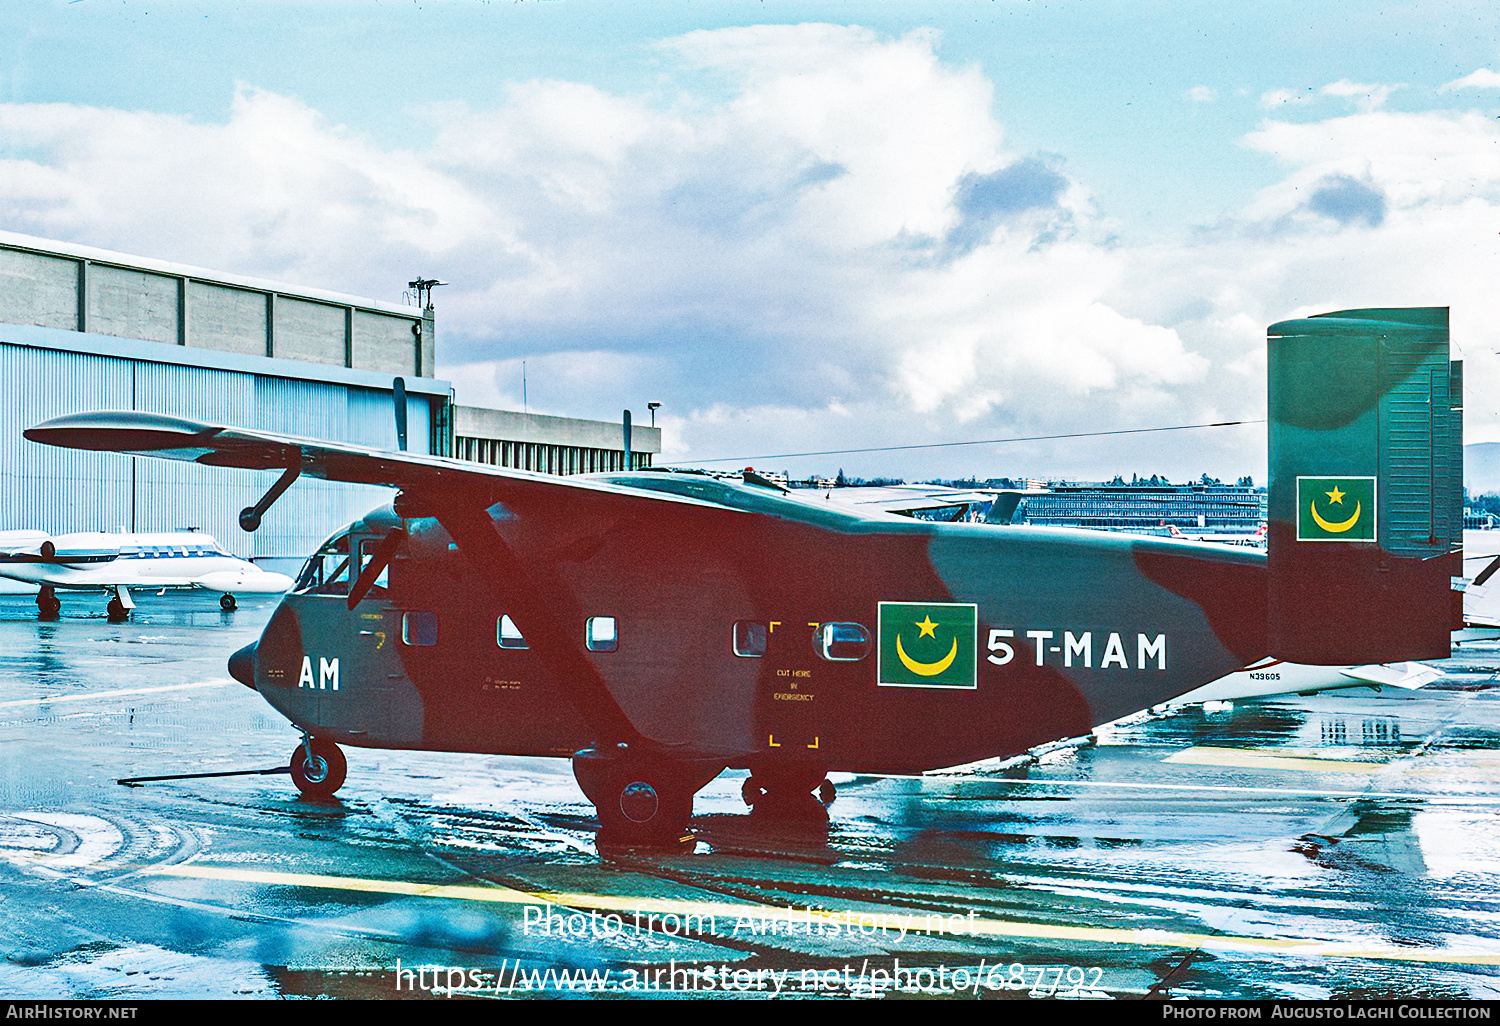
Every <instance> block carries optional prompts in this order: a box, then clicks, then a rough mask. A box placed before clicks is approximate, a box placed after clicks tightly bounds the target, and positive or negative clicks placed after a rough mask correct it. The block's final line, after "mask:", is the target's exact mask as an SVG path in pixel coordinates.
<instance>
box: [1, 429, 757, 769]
mask: <svg viewBox="0 0 1500 1026" xmlns="http://www.w3.org/2000/svg"><path fill="white" fill-rule="evenodd" d="M25 436H26V437H27V438H28V439H30V440H31V441H33V442H40V443H43V444H46V445H56V446H61V447H64V448H71V449H86V450H94V451H102V452H119V453H125V454H128V455H133V456H152V457H157V458H162V459H173V460H182V461H186V462H190V463H201V464H205V465H207V466H215V467H238V468H242V469H250V470H281V471H282V472H283V473H282V477H281V478H280V480H278V481H277V482H276V484H275V485H274V486H272V488H271V489H270V491H269V492H267V493H266V496H265V497H264V498H262V499H261V501H260V503H258V504H257V505H256V506H255V507H252V508H251V509H247V510H245V511H244V512H243V513H241V515H240V523H241V525H242V526H244V527H245V528H246V529H247V530H254V529H255V527H256V526H258V525H259V522H260V514H262V513H264V512H265V510H266V509H267V508H268V507H269V506H270V505H271V503H272V502H274V501H275V499H276V498H277V497H279V496H280V495H281V493H282V492H284V491H285V490H286V489H287V488H288V487H290V485H291V484H292V482H293V481H294V480H295V479H296V478H297V477H298V476H299V475H301V474H306V475H307V476H309V477H315V478H320V479H322V480H326V481H346V482H350V483H353V484H367V485H383V486H387V487H393V488H399V489H401V494H400V495H399V496H398V497H397V499H396V502H395V507H396V512H397V514H398V515H399V516H401V517H402V518H413V517H417V518H434V519H436V520H437V521H438V522H439V523H440V524H441V525H442V527H443V529H444V530H445V531H446V532H447V534H448V536H449V537H450V538H451V539H452V540H453V541H454V542H455V543H457V545H458V547H459V549H460V550H461V551H462V552H463V553H464V556H465V558H467V559H469V560H471V561H472V562H473V563H474V565H475V566H476V567H477V568H479V569H480V570H481V572H482V574H481V576H482V578H483V579H484V581H485V582H486V586H487V587H488V589H489V590H490V592H491V593H492V597H493V598H494V599H495V600H496V601H497V602H499V603H501V604H503V605H504V606H505V607H506V608H508V609H510V610H512V611H513V619H514V621H515V622H516V624H517V625H518V626H519V627H520V630H521V631H522V632H523V633H524V635H525V637H526V639H527V641H528V642H529V644H530V645H531V648H532V649H533V650H534V651H535V652H536V653H537V655H538V656H540V657H541V659H542V661H543V662H544V663H545V664H546V665H547V667H548V669H549V670H550V671H551V672H552V674H553V675H554V676H555V677H556V679H557V680H559V681H562V682H564V687H565V689H566V691H567V693H568V695H569V697H570V699H571V700H572V702H573V704H574V706H575V708H577V709H578V711H579V712H580V713H581V714H582V715H583V717H584V718H585V720H586V721H587V722H588V724H589V726H590V727H591V728H592V729H593V731H594V733H595V736H596V737H597V738H598V740H599V742H601V743H603V744H606V745H612V744H630V745H642V744H644V745H645V746H647V747H649V746H650V745H651V742H650V741H648V740H647V739H646V738H645V737H644V735H643V734H642V733H641V731H640V730H639V729H638V728H637V726H636V725H635V724H634V723H632V722H631V719H630V717H629V716H627V715H626V713H625V711H624V710H623V709H622V708H621V706H620V704H619V702H618V701H617V700H616V698H615V697H614V695H612V694H611V692H610V689H609V687H608V685H607V684H606V683H605V681H604V679H603V677H602V676H601V675H600V673H599V670H598V668H597V667H596V666H595V665H594V664H593V663H591V662H590V661H589V659H588V658H587V657H586V656H585V654H584V652H583V651H582V649H581V647H580V645H579V641H578V639H577V638H576V637H574V631H573V629H572V626H571V625H572V624H575V623H581V622H582V620H583V613H582V612H581V610H579V609H578V608H577V602H576V599H575V598H574V596H573V594H572V593H571V591H570V590H569V589H568V588H567V587H566V586H565V584H564V582H563V580H562V578H561V576H560V575H559V572H558V566H559V563H560V561H565V560H568V559H571V558H578V556H580V555H581V556H583V557H584V558H586V556H587V554H588V553H589V552H590V551H591V549H593V548H596V547H597V546H599V545H601V544H602V538H603V537H604V536H605V534H606V532H607V531H608V530H609V529H610V528H611V527H612V526H613V525H616V524H618V523H620V522H621V521H623V520H636V521H644V522H646V523H649V524H650V525H651V526H652V527H653V528H658V529H659V530H660V532H661V533H663V534H668V533H670V532H672V531H677V530H685V531H688V532H691V531H692V529H693V520H694V519H695V518H701V517H710V518H716V519H718V518H723V517H744V516H754V515H755V514H747V513H746V512H744V511H742V510H738V509H733V508H731V507H728V506H723V505H720V504H718V503H714V502H708V501H704V500H701V499H696V498H693V497H691V496H683V495H676V494H667V493H661V492H655V491H647V490H644V489H637V488H629V487H623V486H620V485H616V484H612V483H609V482H607V481H599V480H589V479H585V478H579V477H569V478H560V477H553V476H548V475H543V474H534V473H530V472H527V471H522V470H512V469H509V468H506V467H496V466H489V465H486V464H479V463H470V462H467V461H460V460H454V459H448V458H446V457H441V456H426V455H418V454H415V453H397V452H388V451H384V450H379V449H371V448H366V447H364V446H358V445H348V444H344V443H339V442H325V441H317V440H313V439H306V438H295V437H291V436H287V435H278V434H273V433H270V432H264V431H254V430H247V429H244V428H234V427H225V426H221V425H212V424H203V423H199V422H197V421H193V420H187V419H184V418H181V417H171V416H166V415H163V414H157V413H140V412H133V411H104V412H98V413H79V414H69V415H66V416H62V417H56V418H54V419H52V420H49V421H46V422H45V423H42V424H39V425H37V426H36V427H34V428H31V429H30V430H28V431H26V432H25ZM497 504H501V505H503V506H504V510H505V511H508V512H509V513H511V514H514V515H515V516H514V518H513V519H514V520H516V521H520V522H521V523H520V524H518V525H517V526H518V527H519V528H520V529H521V530H522V531H523V533H524V535H529V536H532V537H533V538H534V537H535V536H536V535H537V534H538V533H540V534H541V535H542V537H543V539H544V544H541V545H534V544H533V545H525V546H517V545H515V544H513V541H512V540H508V539H507V537H505V536H504V535H502V533H501V532H500V531H499V530H497V528H496V523H495V519H494V516H493V515H492V514H493V512H494V510H493V507H495V506H496V505H497ZM395 534H396V532H392V535H393V538H392V541H393V542H396V541H397V539H396V538H395V537H394V536H395ZM400 540H402V541H404V535H402V537H401V539H400ZM396 547H397V545H396V544H392V545H391V546H390V548H389V549H388V550H387V551H386V554H385V558H386V559H389V558H390V556H391V555H392V554H393V552H394V550H395V548H396ZM369 576H370V579H371V580H373V573H372V574H370V575H369ZM369 583H370V581H369V580H362V581H361V584H362V585H363V586H364V587H366V588H367V587H368V585H369ZM360 595H361V593H360V592H359V590H358V586H356V590H355V591H354V592H353V593H351V595H350V601H351V605H352V604H353V603H354V602H357V601H358V599H359V597H360ZM682 754H683V755H685V756H686V757H692V756H693V755H694V754H695V753H692V752H686V753H682Z"/></svg>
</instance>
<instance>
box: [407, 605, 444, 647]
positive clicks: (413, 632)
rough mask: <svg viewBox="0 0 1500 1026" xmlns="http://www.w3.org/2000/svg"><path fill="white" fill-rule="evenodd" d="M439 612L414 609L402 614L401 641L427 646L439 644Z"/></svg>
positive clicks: (415, 645)
mask: <svg viewBox="0 0 1500 1026" xmlns="http://www.w3.org/2000/svg"><path fill="white" fill-rule="evenodd" d="M437 627H438V621H437V614H436V613H429V612H426V611H425V610H421V609H413V610H410V611H409V612H406V613H403V614H401V642H402V644H405V645H411V646H413V647H418V648H425V647H427V646H429V645H436V644H437Z"/></svg>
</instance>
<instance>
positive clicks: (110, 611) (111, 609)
mask: <svg viewBox="0 0 1500 1026" xmlns="http://www.w3.org/2000/svg"><path fill="white" fill-rule="evenodd" d="M104 612H105V616H106V617H107V619H108V620H109V622H110V623H124V622H125V621H126V620H128V619H130V610H128V609H126V608H125V603H123V602H121V601H120V600H119V599H117V598H112V599H110V600H109V604H108V605H106V606H105V607H104Z"/></svg>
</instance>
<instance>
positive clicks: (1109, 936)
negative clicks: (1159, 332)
mask: <svg viewBox="0 0 1500 1026" xmlns="http://www.w3.org/2000/svg"><path fill="white" fill-rule="evenodd" d="M139 601H140V608H139V609H138V611H137V613H136V615H135V618H134V620H133V621H132V622H130V623H127V624H120V625H115V624H109V623H107V622H106V621H105V619H104V616H103V600H102V598H97V600H96V597H94V596H77V597H74V596H66V597H65V608H64V616H63V618H62V620H60V621H59V622H56V623H50V624H43V623H38V622H37V621H36V619H35V615H34V614H35V609H34V606H32V604H31V602H30V600H29V599H27V598H25V597H20V596H4V597H0V916H3V921H4V923H5V928H4V929H3V931H0V956H3V958H0V996H6V997H25V998H152V997H193V998H203V997H206V998H230V997H247V998H270V997H320V996H325V995H326V996H332V997H367V998H406V997H411V998H433V997H438V998H444V997H446V996H447V995H448V994H449V992H450V991H451V992H452V993H453V994H455V995H458V994H463V995H472V996H484V997H492V996H497V995H498V996H541V995H546V996H557V995H559V994H570V993H573V994H579V995H581V994H583V993H585V992H591V993H602V994H607V995H609V996H629V995H645V996H653V997H656V996H673V995H681V996H689V995H693V994H698V995H702V994H704V993H714V994H722V993H724V992H726V991H727V992H728V993H731V994H743V995H745V996H747V997H770V996H775V995H778V994H780V995H782V996H788V995H790V996H798V997H803V996H837V997H848V996H851V995H853V996H881V995H890V994H892V993H903V994H933V995H937V994H944V995H949V996H953V997H960V998H967V999H970V1000H972V999H975V998H982V999H1018V1000H1031V999H1035V998H1039V997H1108V998H1115V999H1132V998H1142V997H1148V996H1151V997H1155V996H1171V997H1181V996H1191V997H1224V998H1329V997H1332V998H1343V997H1354V998H1360V997H1363V998H1369V997H1397V996H1403V997H1426V998H1490V999H1494V998H1500V787H1497V784H1500V687H1497V686H1496V685H1497V670H1500V647H1497V646H1496V645H1494V644H1489V645H1481V646H1478V647H1474V648H1466V649H1465V650H1463V651H1462V652H1461V653H1460V655H1459V657H1458V658H1455V659H1453V660H1450V661H1448V662H1447V663H1445V664H1441V665H1443V666H1444V667H1445V668H1446V669H1447V670H1448V671H1449V674H1450V675H1449V677H1448V678H1447V679H1445V680H1444V681H1441V682H1439V683H1438V684H1437V685H1434V686H1429V687H1428V688H1427V689H1424V690H1423V691H1419V692H1414V693H1407V692H1391V691H1380V692H1376V691H1371V690H1367V689H1363V690H1356V691H1347V692H1341V693H1334V694H1323V695H1318V696H1312V697H1295V696H1293V697H1290V698H1283V699H1276V700H1263V701H1259V702H1244V703H1239V704H1236V705H1235V706H1233V707H1231V708H1220V709H1216V710H1212V711H1205V710H1204V709H1202V708H1190V709H1188V710H1185V711H1181V712H1178V713H1175V714H1172V715H1169V716H1161V717H1156V718H1142V719H1140V720H1138V721H1136V722H1131V723H1126V724H1123V725H1118V726H1115V727H1113V728H1109V729H1106V730H1104V731H1102V732H1101V733H1100V735H1099V738H1098V742H1097V743H1096V744H1091V745H1087V746H1083V747H1065V748H1061V749H1058V750H1056V751H1053V752H1051V753H1050V754H1046V755H1044V756H1042V757H1041V758H1040V759H1039V760H1038V761H1036V762H1035V763H1033V764H1031V765H1029V766H1024V767H1011V768H1009V769H1001V768H997V767H988V768H984V769H981V770H979V771H970V772H966V773H961V774H952V775H934V776H928V777H925V778H921V779H892V778H874V777H869V778H866V777H851V776H841V777H835V781H836V783H837V784H838V789H839V794H838V799H837V801H836V802H835V803H834V804H833V805H832V807H831V809H830V822H829V824H828V827H827V830H826V834H825V833H824V832H822V831H820V830H818V829H816V827H811V828H809V827H793V826H786V825H777V824H772V823H762V822H759V821H757V820H756V819H754V818H752V817H751V816H749V815H748V814H747V813H746V811H745V806H744V804H743V802H742V801H741V800H740V797H739V792H740V785H741V782H742V777H743V775H742V774H739V775H737V774H730V773H726V774H724V775H723V776H721V777H720V778H719V779H718V780H716V781H715V782H714V783H712V784H711V785H709V787H708V788H707V789H705V790H704V791H703V792H702V793H700V795H699V798H698V801H697V804H696V812H697V815H696V817H695V819H694V822H693V826H694V829H695V830H696V832H697V836H698V843H697V845H696V847H695V848H694V849H693V850H691V851H685V852H680V853H674V854H657V855H643V854H634V855H629V856H626V857H621V858H612V859H601V857H600V856H599V854H598V853H597V852H596V850H595V844H594V834H593V831H594V821H593V818H592V809H591V807H590V806H589V805H588V803H587V802H586V801H585V800H584V799H583V797H582V795H581V794H580V793H579V792H578V790H577V787H576V785H575V784H574V782H573V778H572V774H571V771H570V769H569V767H568V765H567V763H565V762H561V761H548V760H525V759H514V758H503V757H488V756H468V755H442V754H437V755H434V754H424V753H411V752H385V751H365V750H358V749H350V750H348V751H347V754H348V756H349V779H348V782H347V783H346V784H345V786H344V788H343V790H342V791H340V793H339V799H340V800H339V801H337V802H334V803H329V804H317V803H312V802H308V801H304V800H301V799H299V798H298V797H297V795H296V791H295V789H294V788H293V786H292V784H291V782H290V780H289V779H288V778H287V777H285V776H281V775H273V776H239V777H225V778H217V779H197V780H182V781H170V782H160V783H152V784H146V785H143V786H139V787H123V786H121V785H119V784H117V783H116V782H115V781H116V780H117V779H118V778H122V777H135V776H144V775H154V774H167V773H192V772H213V771H220V770H238V769H262V768H274V767H278V766H284V765H285V764H286V762H287V759H288V756H289V754H290V752H291V750H292V748H293V747H294V746H295V745H296V743H297V741H298V735H297V732H296V731H295V730H294V729H293V728H292V727H291V726H290V725H289V724H287V723H286V722H285V721H283V720H282V719H281V718H280V717H279V716H277V715H276V714H275V713H273V712H272V711H271V709H270V708H269V707H268V706H267V705H266V704H265V703H264V702H263V701H261V699H260V698H259V697H258V696H257V695H255V694H254V693H253V692H251V691H250V690H248V689H246V688H244V687H243V686H241V685H239V684H237V683H234V682H233V681H231V680H230V678H229V677H228V674H227V672H226V670H225V659H226V658H227V656H228V655H229V653H230V652H232V651H234V650H235V649H237V648H239V647H240V646H241V645H244V644H246V643H247V642H249V641H251V640H253V639H254V638H255V637H256V636H257V635H258V633H259V629H260V627H261V626H262V625H263V624H264V622H265V620H266V619H267V618H268V617H269V615H270V612H271V609H272V607H273V604H274V603H273V602H272V601H270V600H247V601H244V602H242V604H241V608H240V609H239V610H238V611H237V612H234V613H221V612H220V610H219V609H218V607H217V603H216V601H215V600H214V597H213V596H206V597H203V598H195V597H192V596H187V597H175V596H165V597H156V596H146V597H144V598H142V599H140V600H139Z"/></svg>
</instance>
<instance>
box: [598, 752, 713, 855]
mask: <svg viewBox="0 0 1500 1026" xmlns="http://www.w3.org/2000/svg"><path fill="white" fill-rule="evenodd" d="M722 769H723V767H722V766H712V767H711V766H700V765H695V764H690V763H675V762H671V761H668V760H665V759H655V758H647V757H640V756H636V755H634V754H628V753H623V752H622V753H619V754H615V753H614V752H611V751H609V750H605V751H602V752H601V751H599V750H597V749H593V748H590V749H586V750H584V751H582V752H579V753H577V754H576V755H574V756H573V776H574V777H575V778H576V779H577V781H578V786H579V787H580V788H582V789H583V793H584V794H585V795H586V796H587V797H588V800H589V801H591V802H593V803H594V809H595V811H596V813H597V814H598V816H599V836H598V842H599V844H600V845H601V846H608V847H623V848H633V847H652V848H663V847H665V848H675V847H678V846H685V845H688V844H691V843H692V835H691V834H690V833H689V832H688V820H690V819H691V818H692V816H693V795H695V794H696V793H697V792H698V789H699V788H701V787H703V785H704V784H707V783H708V782H709V781H710V780H712V779H713V778H714V777H716V776H718V775H719V773H720V772H721V771H722Z"/></svg>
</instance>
